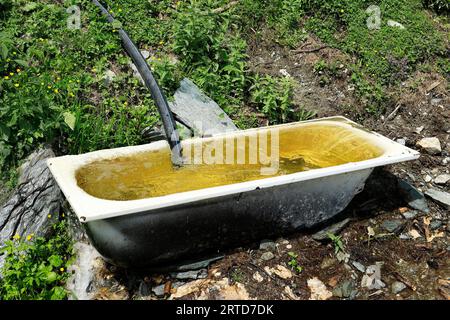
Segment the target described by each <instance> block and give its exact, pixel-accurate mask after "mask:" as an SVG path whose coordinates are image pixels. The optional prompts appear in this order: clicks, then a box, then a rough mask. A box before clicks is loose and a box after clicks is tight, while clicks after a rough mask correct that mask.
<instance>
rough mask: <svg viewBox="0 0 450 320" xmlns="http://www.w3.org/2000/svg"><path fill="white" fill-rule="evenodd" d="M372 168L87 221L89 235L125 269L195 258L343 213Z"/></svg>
mask: <svg viewBox="0 0 450 320" xmlns="http://www.w3.org/2000/svg"><path fill="white" fill-rule="evenodd" d="M371 171H372V169H364V170H359V171H354V172H350V173H343V174H337V175H332V176H327V177H323V178H317V179H312V180H307V181H300V182H295V183H290V184H284V185H279V186H274V187H270V188H264V189H259V188H257V189H255V190H252V191H249V192H244V193H239V194H232V195H226V196H222V197H215V198H210V199H206V200H202V201H197V202H193V203H186V204H184V205H178V206H173V207H168V208H162V209H157V210H151V211H148V212H137V213H132V214H127V215H122V216H118V217H114V218H108V219H104V220H95V221H90V222H87V223H86V224H85V225H86V229H87V232H88V235H89V237H90V239H91V241H92V243H93V245H94V246H95V247H96V249H97V250H98V251H99V253H100V254H101V255H102V256H103V257H104V258H105V259H106V260H107V261H109V262H111V263H113V264H115V265H118V266H121V267H133V268H142V267H149V266H161V265H165V264H169V263H173V262H175V261H177V260H190V259H195V258H197V257H201V256H202V255H205V254H210V253H218V252H220V251H221V250H223V249H226V248H232V247H236V246H242V245H243V244H246V243H251V242H254V241H257V240H260V239H264V238H265V239H267V238H271V237H276V236H278V235H282V234H286V233H290V232H293V231H297V230H300V229H302V228H305V227H312V226H314V225H316V224H318V223H320V222H322V221H324V220H327V219H329V218H331V217H333V216H335V215H336V214H338V213H339V212H341V211H342V210H343V209H344V208H345V207H346V206H347V205H348V203H349V202H350V201H351V199H352V198H353V197H354V196H355V194H356V193H358V192H360V191H361V190H362V189H363V187H364V182H365V180H366V179H367V177H368V176H369V175H370V173H371Z"/></svg>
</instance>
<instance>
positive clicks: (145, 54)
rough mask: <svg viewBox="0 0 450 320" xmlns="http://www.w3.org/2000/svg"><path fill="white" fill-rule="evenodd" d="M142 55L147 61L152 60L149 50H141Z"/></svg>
mask: <svg viewBox="0 0 450 320" xmlns="http://www.w3.org/2000/svg"><path fill="white" fill-rule="evenodd" d="M141 54H142V56H143V57H144V59H145V60H147V59H148V58H150V51H148V50H141Z"/></svg>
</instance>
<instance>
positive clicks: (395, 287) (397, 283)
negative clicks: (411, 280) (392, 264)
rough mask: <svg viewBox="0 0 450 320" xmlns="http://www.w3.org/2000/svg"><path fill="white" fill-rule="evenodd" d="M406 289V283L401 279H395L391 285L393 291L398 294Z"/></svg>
mask: <svg viewBox="0 0 450 320" xmlns="http://www.w3.org/2000/svg"><path fill="white" fill-rule="evenodd" d="M404 289H406V285H405V284H404V283H403V282H400V281H395V282H394V283H392V285H391V292H392V293H393V294H397V293H400V292H402V291H403V290H404Z"/></svg>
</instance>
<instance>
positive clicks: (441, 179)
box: [434, 174, 450, 184]
mask: <svg viewBox="0 0 450 320" xmlns="http://www.w3.org/2000/svg"><path fill="white" fill-rule="evenodd" d="M449 181H450V174H440V175H438V176H437V177H436V178H435V179H434V183H436V184H447V182H449Z"/></svg>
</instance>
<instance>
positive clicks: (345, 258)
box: [336, 251, 350, 263]
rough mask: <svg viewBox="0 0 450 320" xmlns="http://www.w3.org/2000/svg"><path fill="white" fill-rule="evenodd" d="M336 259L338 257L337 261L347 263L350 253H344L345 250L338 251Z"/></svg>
mask: <svg viewBox="0 0 450 320" xmlns="http://www.w3.org/2000/svg"><path fill="white" fill-rule="evenodd" d="M336 259H338V261H339V262H342V261H343V262H345V263H347V262H348V260H349V259H350V254H348V253H345V252H343V251H339V252H338V253H337V254H336Z"/></svg>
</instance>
